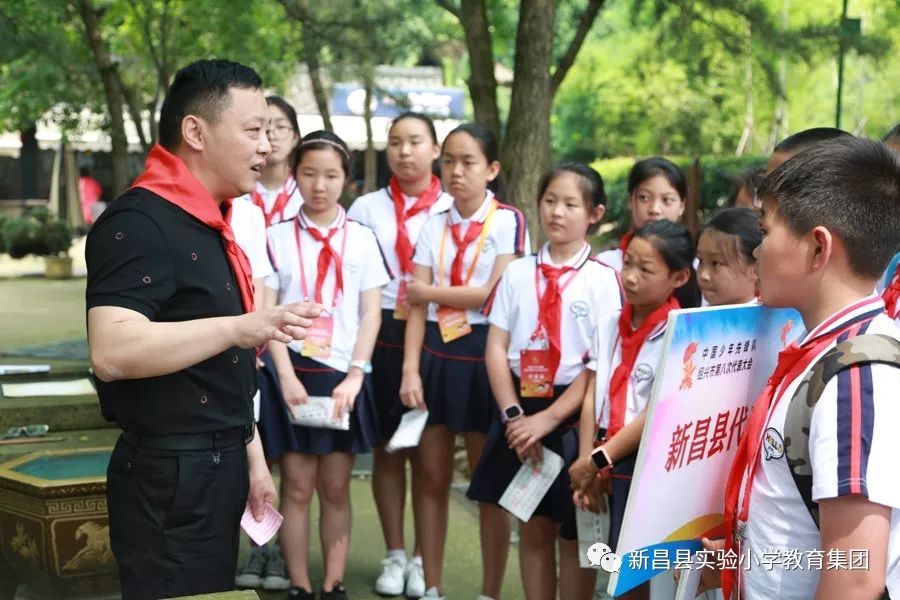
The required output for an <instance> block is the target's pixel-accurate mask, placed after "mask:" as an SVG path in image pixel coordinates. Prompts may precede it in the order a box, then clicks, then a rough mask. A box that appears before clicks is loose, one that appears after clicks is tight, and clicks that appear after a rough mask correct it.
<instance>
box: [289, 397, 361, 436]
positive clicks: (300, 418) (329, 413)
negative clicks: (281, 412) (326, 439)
mask: <svg viewBox="0 0 900 600" xmlns="http://www.w3.org/2000/svg"><path fill="white" fill-rule="evenodd" d="M291 415H292V416H291V422H292V423H293V424H294V425H302V426H303V427H319V428H322V429H337V430H340V431H348V430H349V429H350V413H349V412H348V411H347V410H344V414H343V416H342V418H341V419H340V420H337V421H336V420H335V419H334V399H333V398H331V396H310V397H309V399H307V401H306V402H305V403H304V404H298V405H296V406H292V407H291Z"/></svg>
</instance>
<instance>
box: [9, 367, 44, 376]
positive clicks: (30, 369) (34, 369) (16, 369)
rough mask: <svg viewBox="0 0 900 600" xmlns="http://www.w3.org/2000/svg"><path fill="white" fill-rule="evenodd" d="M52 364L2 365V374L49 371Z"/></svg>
mask: <svg viewBox="0 0 900 600" xmlns="http://www.w3.org/2000/svg"><path fill="white" fill-rule="evenodd" d="M49 372H50V365H0V375H23V374H27V373H49Z"/></svg>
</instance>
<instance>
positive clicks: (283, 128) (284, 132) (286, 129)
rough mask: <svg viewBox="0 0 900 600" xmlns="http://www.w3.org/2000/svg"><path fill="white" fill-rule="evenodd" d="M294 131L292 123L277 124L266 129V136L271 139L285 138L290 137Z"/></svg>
mask: <svg viewBox="0 0 900 600" xmlns="http://www.w3.org/2000/svg"><path fill="white" fill-rule="evenodd" d="M293 131H294V128H293V127H291V126H290V125H275V126H274V127H269V128H268V129H266V137H268V138H269V139H270V140H283V139H285V138H287V137H290V135H291V133H292V132H293Z"/></svg>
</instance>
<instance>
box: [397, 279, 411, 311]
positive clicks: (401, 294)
mask: <svg viewBox="0 0 900 600" xmlns="http://www.w3.org/2000/svg"><path fill="white" fill-rule="evenodd" d="M408 317H409V296H407V295H406V280H405V279H401V280H400V287H398V288H397V307H396V308H394V318H395V319H397V320H398V321H405V320H406V319H407V318H408Z"/></svg>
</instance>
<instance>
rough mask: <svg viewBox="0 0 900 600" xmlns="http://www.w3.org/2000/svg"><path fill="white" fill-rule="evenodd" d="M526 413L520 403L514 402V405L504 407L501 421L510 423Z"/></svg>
mask: <svg viewBox="0 0 900 600" xmlns="http://www.w3.org/2000/svg"><path fill="white" fill-rule="evenodd" d="M524 414H525V411H523V410H522V407H521V406H519V405H518V404H513V405H512V406H507V407H506V408H504V409H503V413H502V414H501V421H503V424H504V425H505V424H506V423H509V422H510V421H513V420H515V419H518V418H519V417H521V416H522V415H524Z"/></svg>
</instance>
